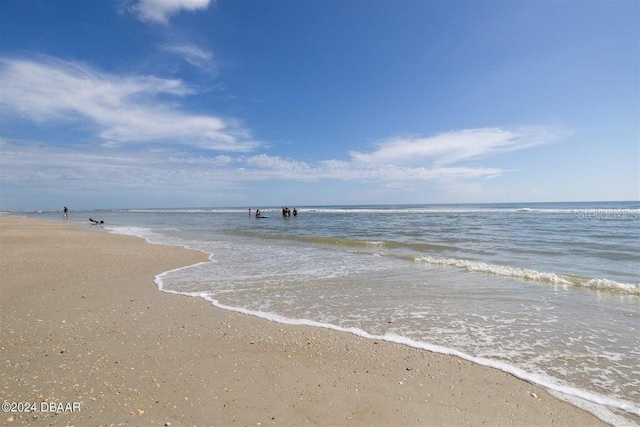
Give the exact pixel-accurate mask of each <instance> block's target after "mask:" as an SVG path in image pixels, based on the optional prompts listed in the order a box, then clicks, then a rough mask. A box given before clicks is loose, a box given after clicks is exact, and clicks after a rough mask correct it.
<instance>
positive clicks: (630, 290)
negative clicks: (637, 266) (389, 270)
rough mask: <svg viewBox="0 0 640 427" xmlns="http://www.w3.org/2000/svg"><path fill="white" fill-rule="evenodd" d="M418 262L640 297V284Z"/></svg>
mask: <svg viewBox="0 0 640 427" xmlns="http://www.w3.org/2000/svg"><path fill="white" fill-rule="evenodd" d="M414 260H415V261H416V262H427V263H429V264H436V265H444V266H448V267H457V268H462V269H465V270H467V271H472V272H477V273H487V274H493V275H496V276H502V277H509V278H513V279H520V280H527V281H534V282H542V283H551V284H554V285H566V286H579V287H584V288H588V289H592V290H596V291H608V292H617V293H623V294H629V295H640V284H632V283H620V282H616V281H614V280H608V279H592V278H586V279H585V278H580V277H574V276H568V275H562V274H556V273H545V272H540V271H536V270H531V269H528V268H518V267H509V266H505V265H496V264H489V263H486V262H483V261H472V260H466V259H458V258H439V257H433V256H429V255H421V256H416V257H414Z"/></svg>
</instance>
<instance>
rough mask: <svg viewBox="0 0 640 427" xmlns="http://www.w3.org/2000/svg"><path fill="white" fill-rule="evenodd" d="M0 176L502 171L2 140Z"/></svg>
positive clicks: (471, 174) (223, 184) (256, 176)
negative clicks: (195, 154)
mask: <svg viewBox="0 0 640 427" xmlns="http://www.w3.org/2000/svg"><path fill="white" fill-rule="evenodd" d="M0 171H1V173H0V181H1V182H2V183H3V184H4V185H7V184H11V185H18V184H24V185H26V186H27V187H31V188H42V187H47V186H50V187H51V188H61V187H64V188H73V187H75V186H77V187H78V188H82V187H87V186H91V187H92V188H94V189H96V191H97V190H99V189H101V188H104V189H107V188H119V189H121V190H127V189H129V190H131V189H137V190H155V191H171V190H179V189H186V188H188V189H190V190H191V191H196V190H201V191H208V189H210V188H211V186H212V185H215V186H216V187H217V188H225V189H230V188H234V187H237V186H240V185H243V184H244V183H248V182H262V181H265V180H286V181H302V182H307V181H319V180H323V179H331V180H342V181H373V182H380V183H385V184H388V183H394V182H407V181H412V180H413V181H415V180H417V181H424V180H461V179H462V180H464V179H471V178H480V177H494V176H499V175H501V174H502V173H503V172H504V171H503V170H501V169H498V168H463V167H437V168H422V167H401V166H394V165H382V166H381V165H375V166H374V165H370V164H363V163H357V162H353V161H342V160H324V161H320V162H317V163H313V164H310V163H306V162H301V161H296V160H292V159H285V158H282V157H279V156H269V155H266V154H260V155H256V156H243V155H241V156H230V155H226V154H225V155H217V156H210V157H205V156H190V155H189V154H185V153H180V152H177V151H174V150H171V149H166V150H154V151H149V150H146V151H142V150H138V151H131V150H122V149H108V148H100V149H95V150H86V149H82V148H74V149H69V148H58V147H47V146H43V145H42V144H32V143H30V144H24V143H22V144H15V143H9V142H6V141H5V142H4V145H3V155H2V156H1V157H0Z"/></svg>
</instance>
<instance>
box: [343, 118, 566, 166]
mask: <svg viewBox="0 0 640 427" xmlns="http://www.w3.org/2000/svg"><path fill="white" fill-rule="evenodd" d="M559 135H560V132H559V131H558V130H557V129H550V128H542V127H533V128H525V129H518V130H508V129H500V128H481V129H465V130H458V131H452V132H447V133H442V134H440V135H436V136H429V137H422V136H413V137H398V138H394V139H390V140H386V141H383V142H381V143H379V144H377V149H376V150H374V151H372V152H368V153H362V152H357V151H352V152H351V156H352V158H353V159H355V160H357V161H359V162H363V163H375V164H380V163H381V164H388V163H391V164H416V163H421V164H423V163H425V162H429V163H431V164H435V165H449V164H454V163H458V162H461V161H465V160H471V159H478V158H483V157H489V156H494V155H497V154H501V153H506V152H509V151H515V150H522V149H525V148H529V147H533V146H536V145H540V144H546V143H548V142H551V141H553V140H555V139H557V137H558V136H559Z"/></svg>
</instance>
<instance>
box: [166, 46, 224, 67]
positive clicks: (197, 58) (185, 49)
mask: <svg viewBox="0 0 640 427" xmlns="http://www.w3.org/2000/svg"><path fill="white" fill-rule="evenodd" d="M160 47H161V49H163V50H165V51H167V52H169V53H172V54H174V55H178V56H180V57H182V58H183V59H184V60H185V61H187V62H188V63H189V64H191V65H193V66H194V67H197V68H199V69H201V70H204V71H208V72H215V70H216V67H215V63H214V61H213V54H212V53H211V52H208V51H206V50H204V49H201V48H199V47H198V46H196V45H193V44H185V43H183V44H165V45H162V46H160Z"/></svg>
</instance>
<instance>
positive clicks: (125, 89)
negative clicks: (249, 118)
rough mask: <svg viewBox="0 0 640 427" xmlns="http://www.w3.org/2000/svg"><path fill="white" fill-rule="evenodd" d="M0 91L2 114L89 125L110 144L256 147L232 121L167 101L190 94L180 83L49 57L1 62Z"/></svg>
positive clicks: (246, 148) (224, 147) (209, 147)
mask: <svg viewBox="0 0 640 427" xmlns="http://www.w3.org/2000/svg"><path fill="white" fill-rule="evenodd" d="M0 89H1V90H2V108H3V109H4V110H5V112H14V113H18V114H19V115H20V116H22V117H23V118H27V119H30V120H33V121H36V122H47V121H53V122H56V124H59V123H67V122H73V121H74V120H75V121H79V120H82V121H83V122H86V121H88V122H89V123H91V125H92V127H93V128H94V131H95V133H96V134H97V135H98V136H99V137H100V138H101V139H102V140H103V141H104V143H105V144H107V145H110V146H117V145H119V144H127V143H142V142H151V143H162V142H164V143H171V144H182V145H191V146H196V147H200V148H205V149H211V150H225V151H244V152H246V151H250V150H252V149H254V148H256V147H257V146H258V145H259V144H258V143H257V142H256V141H254V140H253V139H252V138H251V135H250V132H249V131H248V130H247V129H244V128H242V126H241V125H239V124H238V123H236V122H234V121H233V120H230V119H224V120H223V119H221V118H219V117H215V116H211V115H202V114H190V113H188V112H185V111H182V110H180V109H179V107H177V106H176V104H175V102H169V101H166V98H167V97H170V98H174V99H175V98H179V97H184V96H187V95H190V94H192V93H193V90H192V89H191V88H189V87H188V86H187V85H185V84H184V82H183V81H181V80H178V79H163V78H158V77H154V76H121V75H114V74H107V73H102V72H99V71H97V70H95V69H93V68H91V67H89V66H86V65H83V64H81V63H77V62H71V61H62V60H58V59H55V58H50V57H42V58H40V60H39V61H35V60H26V59H7V58H3V59H0Z"/></svg>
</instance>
